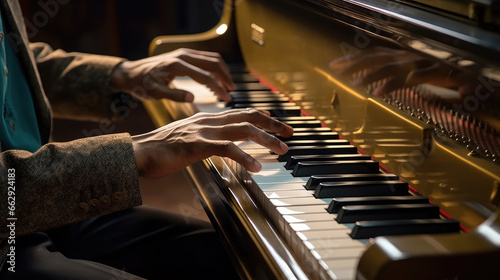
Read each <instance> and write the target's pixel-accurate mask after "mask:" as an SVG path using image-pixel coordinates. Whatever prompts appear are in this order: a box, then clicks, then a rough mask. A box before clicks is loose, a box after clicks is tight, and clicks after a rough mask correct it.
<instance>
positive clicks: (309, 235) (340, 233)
mask: <svg viewBox="0 0 500 280" xmlns="http://www.w3.org/2000/svg"><path fill="white" fill-rule="evenodd" d="M337 225H338V230H302V231H300V232H297V236H298V237H299V238H300V239H301V240H302V241H306V240H314V239H330V238H346V237H348V238H349V239H351V237H350V236H349V233H350V232H351V231H350V229H348V228H347V227H342V225H339V224H337Z"/></svg>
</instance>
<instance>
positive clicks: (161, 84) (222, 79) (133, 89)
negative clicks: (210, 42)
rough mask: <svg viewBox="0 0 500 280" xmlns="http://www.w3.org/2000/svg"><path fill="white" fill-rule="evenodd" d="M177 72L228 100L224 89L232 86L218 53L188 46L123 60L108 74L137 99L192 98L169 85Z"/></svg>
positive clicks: (187, 93) (190, 100)
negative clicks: (133, 59)
mask: <svg viewBox="0 0 500 280" xmlns="http://www.w3.org/2000/svg"><path fill="white" fill-rule="evenodd" d="M177 76H189V77H191V78H192V79H193V80H195V81H197V82H199V83H201V84H204V85H206V86H207V87H208V88H210V89H211V90H212V91H213V92H214V93H215V94H217V96H218V97H219V98H220V99H222V100H224V101H230V100H231V96H230V95H229V94H228V90H234V88H235V86H234V84H233V82H232V80H231V76H230V74H229V68H228V67H227V65H226V64H225V62H224V60H223V59H222V57H221V56H220V54H218V53H214V52H205V51H197V50H192V49H178V50H175V51H172V52H168V53H164V54H160V55H156V56H152V57H148V58H144V59H140V60H136V61H124V62H122V63H121V64H120V65H119V66H117V67H116V69H115V70H114V71H113V73H112V74H111V85H112V86H114V87H115V88H117V89H119V90H121V91H123V92H126V93H129V94H131V95H133V96H135V97H137V98H139V99H151V98H153V99H161V98H167V99H171V100H174V101H181V102H192V101H193V100H194V96H193V94H192V93H190V92H188V91H185V90H180V89H174V88H171V87H170V86H169V85H170V82H171V81H172V80H173V79H174V78H175V77H177Z"/></svg>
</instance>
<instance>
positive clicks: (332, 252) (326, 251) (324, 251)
mask: <svg viewBox="0 0 500 280" xmlns="http://www.w3.org/2000/svg"><path fill="white" fill-rule="evenodd" d="M364 251H365V248H363V247H360V248H321V249H316V250H311V252H312V253H313V255H314V256H315V257H316V259H318V260H321V259H342V258H344V259H345V258H360V257H361V254H363V252H364Z"/></svg>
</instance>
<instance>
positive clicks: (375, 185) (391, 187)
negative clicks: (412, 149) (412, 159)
mask: <svg viewBox="0 0 500 280" xmlns="http://www.w3.org/2000/svg"><path fill="white" fill-rule="evenodd" d="M385 195H410V194H409V193H408V184H407V183H405V182H402V181H348V182H323V183H320V184H319V186H318V187H317V188H316V189H315V190H314V196H315V197H316V198H328V197H331V198H333V197H346V196H385Z"/></svg>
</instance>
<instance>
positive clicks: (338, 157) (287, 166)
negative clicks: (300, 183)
mask: <svg viewBox="0 0 500 280" xmlns="http://www.w3.org/2000/svg"><path fill="white" fill-rule="evenodd" d="M299 141H300V140H299ZM318 141H321V140H318ZM285 143H287V142H286V141H285ZM370 159H371V158H370V156H368V155H363V154H345V155H297V156H291V157H290V159H289V160H288V161H287V162H286V164H285V169H287V170H292V169H293V168H294V167H295V165H297V163H299V162H306V161H331V160H370Z"/></svg>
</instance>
